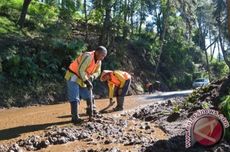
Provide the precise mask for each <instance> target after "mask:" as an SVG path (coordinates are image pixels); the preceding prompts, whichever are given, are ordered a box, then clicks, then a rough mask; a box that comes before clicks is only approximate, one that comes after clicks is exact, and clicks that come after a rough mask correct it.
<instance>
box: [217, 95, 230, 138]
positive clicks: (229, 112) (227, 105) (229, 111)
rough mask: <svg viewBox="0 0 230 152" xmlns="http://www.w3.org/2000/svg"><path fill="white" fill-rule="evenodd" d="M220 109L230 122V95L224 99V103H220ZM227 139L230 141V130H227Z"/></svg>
mask: <svg viewBox="0 0 230 152" xmlns="http://www.w3.org/2000/svg"><path fill="white" fill-rule="evenodd" d="M219 108H220V109H221V112H222V113H223V114H224V116H225V117H226V118H227V120H228V121H229V122H230V96H229V95H228V96H225V97H223V98H222V102H221V103H220V105H219ZM225 137H226V138H227V139H228V140H230V128H227V129H226V133H225Z"/></svg>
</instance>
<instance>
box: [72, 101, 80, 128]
mask: <svg viewBox="0 0 230 152" xmlns="http://www.w3.org/2000/svg"><path fill="white" fill-rule="evenodd" d="M70 106H71V116H72V119H71V122H72V123H74V124H77V123H81V122H83V120H82V119H80V118H79V115H78V103H77V102H70Z"/></svg>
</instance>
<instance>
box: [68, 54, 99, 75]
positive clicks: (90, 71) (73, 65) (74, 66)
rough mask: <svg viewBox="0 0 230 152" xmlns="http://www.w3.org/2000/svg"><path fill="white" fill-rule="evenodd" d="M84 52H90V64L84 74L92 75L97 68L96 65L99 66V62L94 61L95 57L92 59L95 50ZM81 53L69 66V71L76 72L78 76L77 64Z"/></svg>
mask: <svg viewBox="0 0 230 152" xmlns="http://www.w3.org/2000/svg"><path fill="white" fill-rule="evenodd" d="M85 53H88V54H90V56H91V61H90V64H89V66H88V67H87V69H86V71H85V72H86V74H87V76H88V77H89V76H90V75H92V74H93V73H94V72H95V70H96V69H97V67H98V66H99V62H97V63H95V59H94V54H95V51H92V52H85ZM82 55H83V54H81V55H80V56H79V57H78V58H76V59H75V60H74V61H73V62H72V63H71V64H70V66H69V71H70V72H73V73H74V74H76V75H77V76H78V77H80V74H79V70H78V69H79V64H81V62H82Z"/></svg>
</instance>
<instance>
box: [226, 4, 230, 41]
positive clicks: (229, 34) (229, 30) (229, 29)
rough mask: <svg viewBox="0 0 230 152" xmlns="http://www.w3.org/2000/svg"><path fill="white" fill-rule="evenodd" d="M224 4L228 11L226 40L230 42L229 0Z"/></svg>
mask: <svg viewBox="0 0 230 152" xmlns="http://www.w3.org/2000/svg"><path fill="white" fill-rule="evenodd" d="M226 2H227V11H228V40H229V41H230V0H226Z"/></svg>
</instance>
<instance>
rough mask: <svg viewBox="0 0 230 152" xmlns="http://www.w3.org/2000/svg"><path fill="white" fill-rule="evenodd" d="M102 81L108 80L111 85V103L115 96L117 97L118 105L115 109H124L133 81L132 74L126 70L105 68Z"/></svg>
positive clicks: (109, 85)
mask: <svg viewBox="0 0 230 152" xmlns="http://www.w3.org/2000/svg"><path fill="white" fill-rule="evenodd" d="M100 80H101V81H107V83H108V87H109V99H110V103H112V102H113V96H114V93H115V96H116V98H117V106H116V107H115V108H114V111H122V110H123V106H124V99H125V95H126V93H127V92H128V88H129V86H130V83H131V75H130V74H129V73H127V72H124V71H119V70H115V71H110V70H104V71H103V72H102V74H101V78H100Z"/></svg>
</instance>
